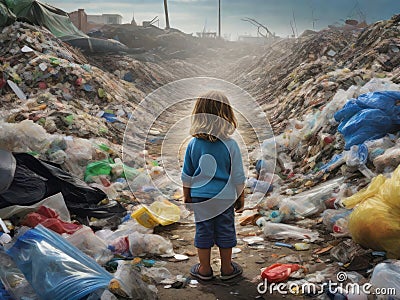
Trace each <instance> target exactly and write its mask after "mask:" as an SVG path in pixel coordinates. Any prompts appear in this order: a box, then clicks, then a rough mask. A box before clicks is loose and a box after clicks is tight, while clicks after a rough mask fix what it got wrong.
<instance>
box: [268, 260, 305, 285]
mask: <svg viewBox="0 0 400 300" xmlns="http://www.w3.org/2000/svg"><path fill="white" fill-rule="evenodd" d="M300 268H301V266H300V265H298V264H280V263H276V264H273V265H271V266H269V267H268V268H266V269H265V270H264V271H263V272H262V273H261V277H262V278H263V279H267V280H268V282H282V281H285V280H287V279H288V278H289V276H290V274H291V273H293V272H295V271H297V270H299V269H300Z"/></svg>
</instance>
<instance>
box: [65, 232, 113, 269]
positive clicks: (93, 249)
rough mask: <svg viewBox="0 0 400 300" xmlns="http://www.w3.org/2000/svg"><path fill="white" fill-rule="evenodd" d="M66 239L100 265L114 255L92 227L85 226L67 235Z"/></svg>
mask: <svg viewBox="0 0 400 300" xmlns="http://www.w3.org/2000/svg"><path fill="white" fill-rule="evenodd" d="M65 239H66V240H67V241H68V242H69V243H71V244H72V245H73V246H75V247H76V248H78V249H79V250H81V251H82V252H83V253H85V254H86V255H89V256H90V257H91V258H93V259H94V260H95V261H96V262H97V263H98V264H99V265H105V264H106V263H107V262H108V261H110V260H111V259H112V258H113V257H114V255H113V253H112V252H111V250H109V249H108V245H107V244H106V243H105V242H104V241H103V240H102V239H100V238H99V237H97V236H96V235H95V234H94V232H93V231H92V229H91V228H90V227H87V226H83V228H81V229H79V230H78V231H76V232H75V233H73V234H71V235H68V236H66V237H65Z"/></svg>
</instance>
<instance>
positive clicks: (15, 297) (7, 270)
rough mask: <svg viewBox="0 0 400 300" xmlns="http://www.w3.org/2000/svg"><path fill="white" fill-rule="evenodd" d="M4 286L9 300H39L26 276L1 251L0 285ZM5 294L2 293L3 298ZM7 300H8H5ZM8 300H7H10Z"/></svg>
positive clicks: (0, 294)
mask: <svg viewBox="0 0 400 300" xmlns="http://www.w3.org/2000/svg"><path fill="white" fill-rule="evenodd" d="M1 284H3V285H4V288H5V291H6V294H8V295H9V296H10V298H8V299H9V300H25V299H27V300H28V299H29V300H39V297H38V296H37V295H36V293H35V291H34V290H33V289H32V286H31V285H30V284H29V282H28V281H27V280H26V278H25V276H24V274H22V272H21V271H20V270H19V269H18V268H17V266H16V265H15V263H14V261H13V260H12V259H11V257H10V256H8V255H7V254H6V253H5V252H4V251H3V250H0V285H1ZM4 294H5V292H2V291H0V299H3V298H1V296H4ZM5 299H7V298H5ZM8 299H7V300H8Z"/></svg>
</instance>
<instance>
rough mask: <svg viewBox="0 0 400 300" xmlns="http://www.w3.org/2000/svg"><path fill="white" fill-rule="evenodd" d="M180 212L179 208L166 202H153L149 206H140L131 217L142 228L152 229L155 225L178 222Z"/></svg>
mask: <svg viewBox="0 0 400 300" xmlns="http://www.w3.org/2000/svg"><path fill="white" fill-rule="evenodd" d="M180 215H181V211H180V208H179V206H177V205H175V204H173V203H171V202H169V201H168V200H165V199H164V200H162V201H155V202H153V203H152V204H151V205H150V206H145V205H143V206H141V207H140V208H138V209H137V210H136V211H134V212H133V213H132V214H131V217H132V218H134V219H136V220H137V222H138V223H139V224H141V225H143V226H144V227H147V228H154V227H155V226H157V225H163V226H165V225H169V224H172V223H175V222H178V221H179V219H180Z"/></svg>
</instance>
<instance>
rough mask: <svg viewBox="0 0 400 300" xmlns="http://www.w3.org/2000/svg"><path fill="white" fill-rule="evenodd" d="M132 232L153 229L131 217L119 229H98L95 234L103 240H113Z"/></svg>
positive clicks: (147, 231)
mask: <svg viewBox="0 0 400 300" xmlns="http://www.w3.org/2000/svg"><path fill="white" fill-rule="evenodd" d="M132 232H139V233H152V232H153V230H152V229H150V228H146V227H144V226H142V225H140V224H139V223H138V222H137V221H136V220H134V219H131V220H129V221H126V222H124V223H122V224H121V225H119V226H118V229H117V230H115V231H112V230H110V229H102V230H99V231H96V233H95V235H96V236H98V237H99V238H101V239H102V240H103V241H113V240H115V239H117V238H120V237H123V236H127V235H128V234H130V233H132Z"/></svg>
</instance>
